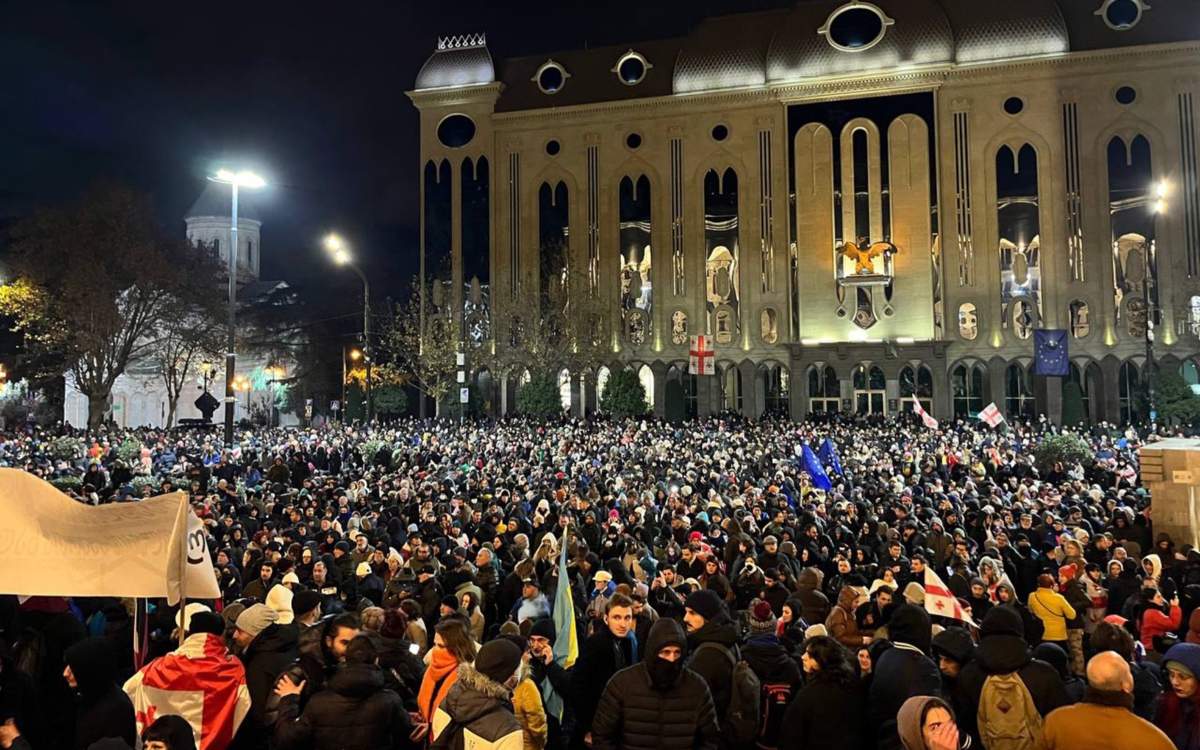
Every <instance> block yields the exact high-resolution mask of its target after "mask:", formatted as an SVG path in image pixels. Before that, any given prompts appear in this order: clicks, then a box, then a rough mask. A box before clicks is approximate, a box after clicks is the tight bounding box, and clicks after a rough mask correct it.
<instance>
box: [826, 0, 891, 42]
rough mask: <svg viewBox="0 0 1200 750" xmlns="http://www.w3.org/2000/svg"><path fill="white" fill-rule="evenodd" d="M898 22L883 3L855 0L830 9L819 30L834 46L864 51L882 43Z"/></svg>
mask: <svg viewBox="0 0 1200 750" xmlns="http://www.w3.org/2000/svg"><path fill="white" fill-rule="evenodd" d="M894 23H895V21H894V20H892V19H891V18H888V16H887V14H886V13H884V12H883V10H881V9H880V8H879V6H877V5H873V4H871V3H865V2H859V1H858V0H855V2H851V3H847V4H845V5H843V6H841V7H840V8H838V9H836V10H834V11H833V12H832V13H830V14H829V18H827V19H825V25H824V26H822V27H821V28H820V29H818V30H817V33H818V34H821V35H823V36H824V37H825V40H826V41H828V42H829V44H830V46H832V47H833V48H834V49H838V50H841V51H842V52H862V51H864V50H868V49H870V48H872V47H874V46H875V45H876V44H879V42H880V41H882V40H883V35H884V34H885V33H887V27H889V26H891V25H892V24H894Z"/></svg>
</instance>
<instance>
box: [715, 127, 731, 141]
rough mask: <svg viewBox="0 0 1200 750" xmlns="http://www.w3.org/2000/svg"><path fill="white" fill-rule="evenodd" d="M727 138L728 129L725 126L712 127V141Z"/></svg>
mask: <svg viewBox="0 0 1200 750" xmlns="http://www.w3.org/2000/svg"><path fill="white" fill-rule="evenodd" d="M728 137H729V128H728V127H727V126H725V125H714V126H713V129H712V139H713V140H714V141H723V140H725V139H726V138H728Z"/></svg>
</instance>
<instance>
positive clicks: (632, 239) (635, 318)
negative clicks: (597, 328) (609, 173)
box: [617, 175, 653, 346]
mask: <svg viewBox="0 0 1200 750" xmlns="http://www.w3.org/2000/svg"><path fill="white" fill-rule="evenodd" d="M617 202H618V205H619V207H620V215H619V224H618V226H617V235H618V241H619V244H620V252H621V255H620V263H621V303H620V304H621V318H622V321H623V326H622V327H623V328H624V331H625V337H626V339H628V341H629V343H631V344H634V345H635V346H636V345H638V344H641V343H644V342H645V341H646V339H647V337H648V335H649V329H650V327H651V321H652V320H653V312H652V304H653V288H652V285H651V282H650V278H651V275H652V274H651V271H652V265H653V252H652V250H651V247H650V237H651V226H650V205H651V204H650V180H649V179H647V178H646V176H645V175H642V176H641V177H637V178H634V177H624V178H622V179H621V182H620V184H619V186H618V189H617Z"/></svg>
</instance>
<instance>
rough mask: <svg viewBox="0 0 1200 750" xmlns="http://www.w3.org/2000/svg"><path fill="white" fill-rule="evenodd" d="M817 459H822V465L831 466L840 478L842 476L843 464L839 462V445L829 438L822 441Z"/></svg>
mask: <svg viewBox="0 0 1200 750" xmlns="http://www.w3.org/2000/svg"><path fill="white" fill-rule="evenodd" d="M817 457H818V458H820V459H821V463H823V464H826V465H828V466H830V467H831V468H832V469H833V471H834V473H835V474H837V475H838V476H841V475H842V462H841V461H839V460H838V455H837V443H835V442H833V441H832V440H830V439H829V438H825V439H824V440H822V441H821V448H820V450H819V451H818V452H817Z"/></svg>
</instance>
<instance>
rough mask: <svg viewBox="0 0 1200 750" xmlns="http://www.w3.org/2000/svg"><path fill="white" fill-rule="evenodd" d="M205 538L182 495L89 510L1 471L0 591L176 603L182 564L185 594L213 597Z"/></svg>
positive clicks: (26, 477)
mask: <svg viewBox="0 0 1200 750" xmlns="http://www.w3.org/2000/svg"><path fill="white" fill-rule="evenodd" d="M185 528H186V529H187V534H186V538H185V535H184V533H183V529H185ZM205 536H206V534H205V531H204V528H203V525H202V523H201V522H200V519H199V518H197V517H196V514H195V513H193V512H192V510H191V507H190V506H189V505H188V501H187V495H186V494H185V493H183V492H175V493H172V494H170V495H160V496H159V497H154V498H150V499H148V500H142V501H141V502H134V503H113V504H109V505H101V506H95V507H93V506H90V505H84V504H83V503H80V502H77V501H75V500H72V499H71V498H69V497H67V496H66V495H64V494H63V493H61V492H59V491H58V490H57V489H55V488H54V487H53V486H51V485H50V484H49V483H47V482H44V481H42V480H41V479H38V478H37V477H35V476H33V475H32V474H28V473H26V472H24V471H20V470H19V469H0V593H4V594H18V595H25V596H118V597H134V596H139V597H164V596H165V597H169V598H170V599H171V600H172V601H177V600H178V596H179V582H180V578H182V577H183V575H181V573H182V571H183V570H184V569H186V578H185V579H184V587H183V588H184V591H183V593H184V595H185V596H186V597H187V598H189V599H216V598H218V597H219V596H220V595H221V591H220V588H219V587H218V586H217V577H216V574H215V573H214V572H213V567H212V558H211V556H210V554H209V551H208V545H207V544H206V543H205ZM185 561H186V563H185Z"/></svg>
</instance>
